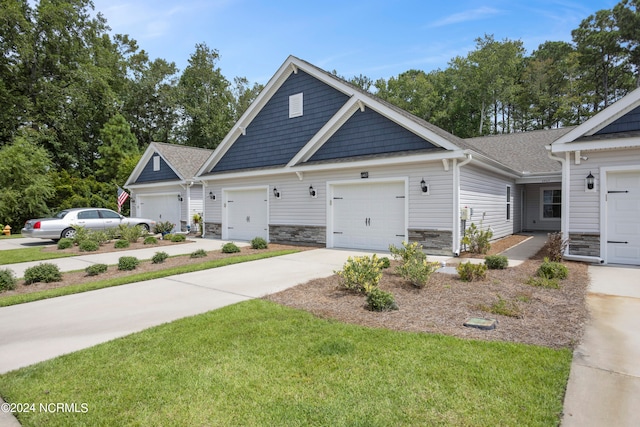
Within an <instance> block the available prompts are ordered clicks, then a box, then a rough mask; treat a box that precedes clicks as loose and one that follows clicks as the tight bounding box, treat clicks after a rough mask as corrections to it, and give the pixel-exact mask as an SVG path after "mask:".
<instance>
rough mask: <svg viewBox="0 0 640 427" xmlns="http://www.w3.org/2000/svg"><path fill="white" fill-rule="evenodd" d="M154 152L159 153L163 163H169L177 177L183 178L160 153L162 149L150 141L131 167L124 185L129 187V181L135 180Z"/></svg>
mask: <svg viewBox="0 0 640 427" xmlns="http://www.w3.org/2000/svg"><path fill="white" fill-rule="evenodd" d="M154 154H157V155H159V156H160V157H161V158H162V160H164V161H165V163H166V164H168V165H169V167H170V168H171V170H172V171H173V172H174V173H175V174H176V175H178V178H180V179H181V180H184V177H183V176H181V175H180V173H179V172H178V171H177V170H175V169H174V168H173V166H171V162H169V161H168V160H167V159H166V158H165V157H164V156H163V155H162V151H161V150H160V149H158V146H157V144H156V143H155V142H151V143H150V144H149V146H148V147H147V149H146V150H145V152H144V154H143V155H142V157H140V160H139V161H138V164H137V165H136V167H135V168H134V169H133V172H131V175H129V178H127V181H126V182H125V184H124V186H125V187H131V185H132V184H131V183H133V182H135V181H136V179H138V177H139V176H140V174H141V173H142V170H143V169H144V167H145V166H146V165H147V163H149V161H150V160H151V157H153V155H154Z"/></svg>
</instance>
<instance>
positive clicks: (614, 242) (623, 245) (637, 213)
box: [606, 172, 640, 265]
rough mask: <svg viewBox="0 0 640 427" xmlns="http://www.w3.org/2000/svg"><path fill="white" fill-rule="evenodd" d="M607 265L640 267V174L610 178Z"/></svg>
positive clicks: (612, 176)
mask: <svg viewBox="0 0 640 427" xmlns="http://www.w3.org/2000/svg"><path fill="white" fill-rule="evenodd" d="M606 215H607V220H606V227H607V230H606V236H607V242H606V245H607V262H609V263H614V264H633V265H639V264H640V172H610V173H608V175H607V212H606Z"/></svg>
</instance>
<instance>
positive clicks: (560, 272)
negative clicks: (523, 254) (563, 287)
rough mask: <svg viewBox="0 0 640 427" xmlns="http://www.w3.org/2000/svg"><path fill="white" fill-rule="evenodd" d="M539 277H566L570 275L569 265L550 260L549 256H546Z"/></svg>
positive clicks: (539, 269) (539, 270)
mask: <svg viewBox="0 0 640 427" xmlns="http://www.w3.org/2000/svg"><path fill="white" fill-rule="evenodd" d="M537 274H538V276H539V277H544V278H545V279H560V280H562V279H566V278H567V276H568V275H569V270H568V269H567V267H566V266H565V265H563V264H561V263H559V262H555V261H549V258H545V259H544V262H543V263H542V264H540V267H539V268H538V272H537Z"/></svg>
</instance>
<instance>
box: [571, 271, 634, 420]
mask: <svg viewBox="0 0 640 427" xmlns="http://www.w3.org/2000/svg"><path fill="white" fill-rule="evenodd" d="M589 275H590V277H591V284H590V286H589V289H588V292H589V293H588V294H587V305H588V307H589V312H590V319H589V321H588V322H587V324H586V326H585V330H584V336H583V339H582V342H581V343H580V345H579V346H578V347H577V348H576V350H575V351H574V354H573V362H572V364H571V374H570V376H569V383H568V384H567V392H566V395H565V400H564V417H563V420H562V425H563V426H564V427H574V426H575V427H591V426H593V427H600V426H616V427H626V426H629V427H632V426H633V427H636V426H639V425H640V268H639V267H629V266H624V267H622V266H589Z"/></svg>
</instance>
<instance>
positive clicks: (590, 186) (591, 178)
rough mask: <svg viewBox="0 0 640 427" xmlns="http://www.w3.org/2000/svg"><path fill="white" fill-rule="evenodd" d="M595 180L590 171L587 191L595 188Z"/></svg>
mask: <svg viewBox="0 0 640 427" xmlns="http://www.w3.org/2000/svg"><path fill="white" fill-rule="evenodd" d="M595 182H596V181H595V178H594V176H593V175H591V171H589V175H587V189H588V190H593V187H594V185H595Z"/></svg>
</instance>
